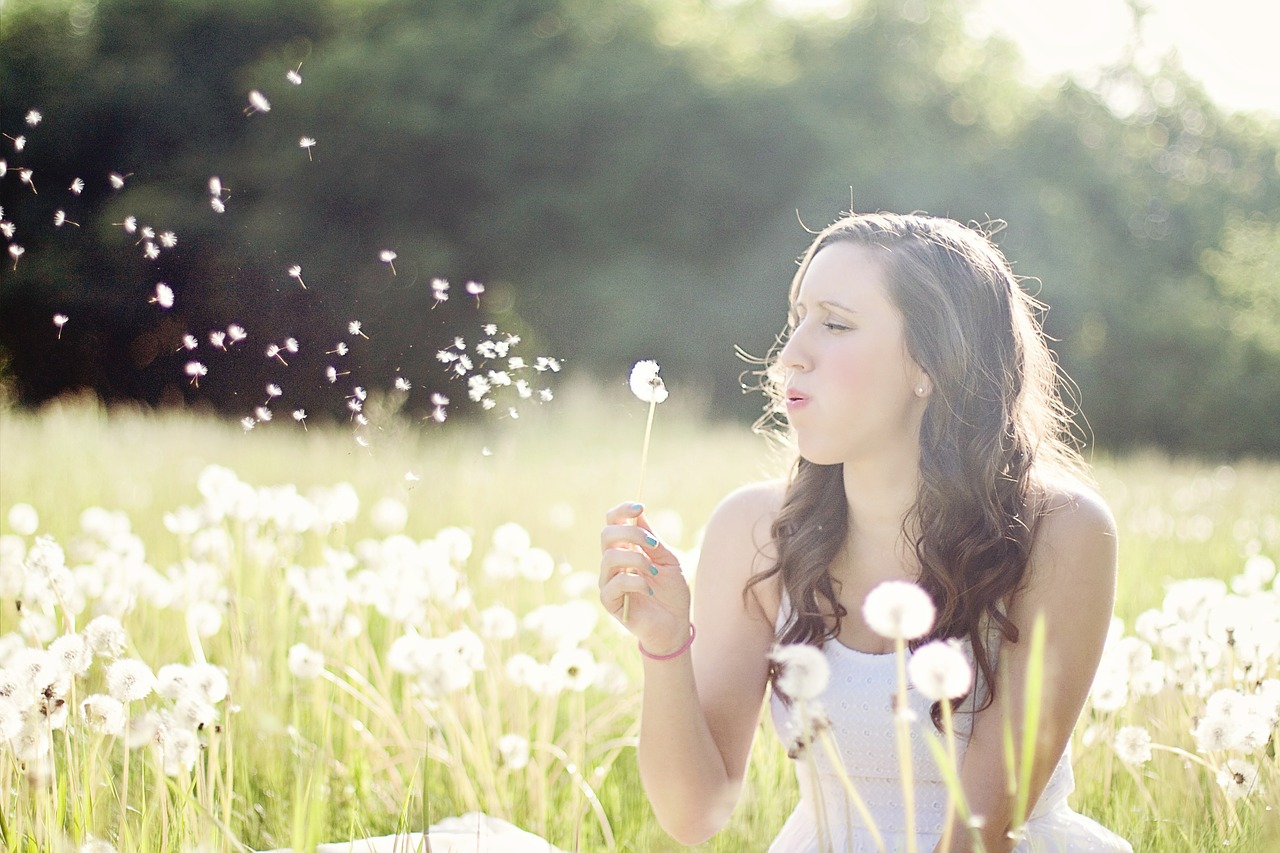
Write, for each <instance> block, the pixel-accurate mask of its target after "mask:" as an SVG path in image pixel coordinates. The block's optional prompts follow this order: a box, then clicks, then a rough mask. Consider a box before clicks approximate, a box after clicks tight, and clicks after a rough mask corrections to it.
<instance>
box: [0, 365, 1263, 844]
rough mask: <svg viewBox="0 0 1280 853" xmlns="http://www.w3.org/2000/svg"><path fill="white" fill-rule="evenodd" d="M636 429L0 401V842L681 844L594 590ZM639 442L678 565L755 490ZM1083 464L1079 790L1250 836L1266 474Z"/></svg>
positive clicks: (743, 440)
mask: <svg viewBox="0 0 1280 853" xmlns="http://www.w3.org/2000/svg"><path fill="white" fill-rule="evenodd" d="M624 394H625V392H624ZM669 405H670V404H669ZM643 422H644V409H643V407H642V406H639V405H638V404H637V403H636V401H635V400H634V399H629V400H627V399H623V396H621V395H620V396H610V395H607V394H605V395H601V394H599V393H596V392H591V391H589V390H588V389H585V388H578V389H570V390H568V391H566V393H564V394H563V395H562V397H561V399H560V400H558V402H557V404H556V405H555V406H550V407H545V408H542V409H540V410H539V411H538V412H536V413H535V415H534V416H531V417H527V418H522V419H520V420H519V421H510V420H506V421H490V422H483V423H472V424H461V423H460V424H457V425H456V426H457V428H456V429H435V430H429V429H424V428H423V427H422V426H421V424H420V423H413V422H404V423H398V422H393V423H389V424H388V425H386V426H385V427H384V429H383V431H382V433H381V434H380V441H379V442H378V444H377V445H376V446H375V447H373V448H364V447H361V446H359V445H357V444H355V443H354V442H352V440H351V436H350V433H349V431H348V430H345V429H339V430H325V429H317V428H315V427H313V428H312V429H310V430H309V431H307V432H302V431H300V430H298V429H296V426H295V427H294V428H292V429H290V428H287V427H286V426H285V425H284V424H279V425H278V426H277V425H271V426H270V427H269V428H263V429H258V430H254V431H252V432H244V431H243V430H242V429H240V428H239V427H238V426H236V425H234V424H231V425H226V424H222V423H218V422H216V421H213V420H210V419H197V418H195V417H190V416H180V415H167V416H155V415H143V414H139V413H131V412H116V413H113V414H108V413H106V412H103V411H101V410H99V409H98V408H97V407H95V406H94V405H92V404H89V403H83V402H80V403H69V404H66V405H62V406H57V407H52V408H49V409H47V410H45V411H42V412H40V413H24V412H17V411H5V412H2V413H0V454H2V458H0V463H2V465H3V476H2V477H0V816H2V817H3V823H2V824H0V843H2V844H3V845H4V846H6V847H7V848H8V849H10V850H22V851H29V850H30V851H62V850H68V851H86V853H89V851H94V853H96V851H103V850H161V851H171V850H172V851H230V850H242V849H246V847H247V848H249V849H255V850H260V849H269V848H277V847H292V848H294V849H305V848H307V847H308V846H311V845H314V844H315V843H317V842H320V841H333V840H339V839H350V838H358V837H364V836H371V835H383V834H388V833H393V832H396V831H398V830H399V831H420V830H422V829H424V828H425V827H428V826H430V825H432V824H434V823H438V822H440V821H441V820H442V819H444V818H447V817H450V816H454V815H460V814H464V813H468V812H474V811H481V812H484V813H486V814H489V815H493V816H498V817H502V818H505V819H507V820H510V821H511V822H513V823H515V824H516V825H518V826H520V827H523V828H525V829H527V830H530V831H532V832H536V833H538V834H540V835H542V836H544V837H546V838H547V839H548V840H550V841H551V842H552V843H554V844H555V845H556V846H558V847H560V848H561V849H564V850H605V849H617V850H633V851H663V850H675V849H679V847H678V845H676V844H675V843H674V842H672V841H671V840H670V839H668V838H667V837H666V836H665V835H664V834H663V833H662V831H661V829H660V828H658V827H657V825H656V823H655V821H654V819H653V817H652V814H651V812H650V811H649V808H648V805H647V803H646V801H645V799H644V796H643V794H642V792H641V790H640V788H639V783H638V776H637V772H636V769H635V761H634V745H635V737H636V732H637V721H636V716H637V711H638V708H639V691H640V683H639V679H640V674H641V670H640V666H639V657H638V654H637V652H636V649H635V644H634V642H633V641H631V640H630V639H628V638H627V637H626V636H625V635H624V634H623V633H622V632H621V631H620V630H619V629H618V628H617V627H616V626H615V624H614V622H613V620H612V619H610V618H608V617H607V616H606V615H605V614H604V612H603V610H602V608H601V607H600V605H599V603H598V600H597V598H596V567H597V561H598V550H597V549H598V545H597V541H598V529H599V525H600V522H601V519H602V513H603V510H604V508H606V507H607V506H609V505H611V504H613V503H616V502H617V501H619V500H622V499H626V498H628V497H630V493H631V492H632V491H633V490H634V488H635V478H636V472H637V469H638V461H639V459H638V457H639V450H640V447H639V442H638V437H639V436H640V434H641V433H642V431H643ZM601 424H608V425H609V428H607V429H601V428H600V425H601ZM649 453H650V460H649V472H648V475H647V485H646V496H645V497H646V503H647V504H648V505H649V507H650V508H651V517H652V519H653V521H654V523H655V526H657V527H658V529H659V532H660V533H661V534H662V535H663V536H664V537H665V538H666V539H667V540H668V541H670V542H672V543H674V544H675V545H677V546H678V547H681V548H683V549H685V550H686V551H687V552H688V555H689V558H690V560H693V559H695V558H696V548H697V540H698V531H699V527H700V526H701V525H702V524H703V523H704V521H705V519H706V518H707V516H708V514H709V512H710V509H711V508H712V507H713V506H714V504H715V502H716V501H717V500H718V499H719V497H720V496H722V495H723V494H724V493H725V492H727V491H728V490H730V489H732V488H734V487H735V486H737V485H739V484H741V483H744V482H747V481H749V480H752V479H757V478H759V477H761V476H769V475H772V474H776V473H777V472H778V471H779V470H780V462H779V461H778V460H777V459H776V458H775V457H774V456H772V455H771V453H770V452H769V451H768V449H767V447H766V445H765V444H763V443H762V442H761V440H760V439H759V438H757V437H754V436H752V435H751V434H750V433H749V431H748V430H746V429H745V428H741V427H728V426H715V427H713V426H707V425H706V424H705V423H703V422H701V420H700V419H699V418H697V417H696V416H695V415H694V414H692V413H691V412H690V411H689V410H688V409H687V408H686V409H684V410H682V409H679V408H677V409H673V410H667V411H664V412H663V417H660V418H659V419H658V424H657V427H656V428H655V430H654V438H653V446H652V448H651V449H650V451H649ZM1097 468H1098V479H1099V482H1100V486H1101V488H1102V491H1103V492H1104V494H1105V496H1106V497H1107V499H1108V500H1109V501H1110V503H1111V505H1112V507H1113V509H1114V510H1115V513H1116V516H1117V519H1118V521H1119V524H1120V528H1121V532H1122V537H1123V538H1122V543H1121V579H1120V589H1119V600H1118V603H1117V620H1116V623H1115V626H1114V628H1115V630H1114V635H1113V637H1112V638H1111V642H1110V643H1109V645H1108V648H1107V652H1106V655H1105V659H1104V661H1103V664H1102V667H1101V670H1100V672H1099V675H1098V678H1097V680H1096V683H1095V686H1094V689H1093V692H1092V695H1091V698H1090V700H1089V703H1088V705H1087V706H1086V708H1085V711H1084V714H1083V716H1082V718H1081V720H1080V723H1079V725H1078V726H1077V729H1076V734H1075V740H1074V744H1073V748H1074V761H1075V771H1076V779H1077V788H1076V792H1075V794H1074V795H1073V797H1072V799H1071V802H1072V804H1073V805H1074V806H1075V807H1076V808H1077V809H1079V810H1081V811H1083V812H1085V813H1086V814H1089V815H1091V816H1093V817H1095V818H1097V819H1098V820H1100V821H1102V822H1103V823H1104V824H1106V825H1108V826H1110V827H1113V828H1114V829H1115V830H1116V831H1118V832H1119V833H1121V834H1122V835H1124V836H1125V837H1126V838H1128V839H1130V840H1131V841H1132V842H1133V844H1134V847H1135V849H1138V850H1161V851H1166V850H1208V849H1239V850H1249V851H1254V850H1263V849H1275V848H1274V847H1273V846H1272V845H1274V843H1275V842H1276V840H1277V839H1280V834H1277V829H1276V812H1275V808H1276V805H1277V803H1278V802H1280V800H1278V799H1277V794H1278V793H1280V772H1277V761H1276V757H1275V736H1276V728H1277V717H1278V715H1280V607H1278V606H1277V604H1278V603H1280V602H1277V595H1278V593H1277V580H1276V564H1275V560H1276V558H1277V556H1278V555H1280V500H1278V496H1280V467H1278V466H1277V465H1275V464H1274V463H1265V464H1264V463H1253V464H1249V463H1241V464H1237V465H1234V466H1230V467H1228V466H1213V465H1205V464H1198V463H1193V462H1179V461H1168V460H1163V459H1159V458H1155V457H1134V458H1126V459H1119V460H1101V461H1098V462H1097ZM792 772H793V771H792V769H791V764H790V762H789V761H788V760H787V759H786V757H785V755H784V754H783V752H782V749H781V747H779V745H778V744H777V743H776V738H775V737H774V735H773V733H772V732H771V731H768V730H764V729H762V730H761V733H760V737H758V739H757V743H756V749H755V751H754V753H753V758H752V762H751V767H750V776H749V780H748V784H747V790H746V793H745V795H744V799H743V802H742V803H741V805H740V806H739V808H738V810H737V812H736V813H735V816H734V818H733V821H732V822H731V824H730V825H729V826H728V828H727V829H726V830H724V831H723V832H722V833H721V834H720V835H719V836H717V837H716V838H715V839H713V840H712V841H711V842H708V843H707V844H706V845H704V847H703V848H701V849H706V850H724V851H729V850H733V851H741V850H759V849H763V847H764V846H766V844H767V841H768V839H770V838H771V837H772V836H773V834H774V833H775V832H776V830H777V829H778V828H779V827H780V825H781V823H782V821H783V820H784V818H785V817H786V815H787V813H788V812H789V811H790V809H791V808H792V806H793V805H794V802H795V797H796V793H795V785H794V781H793V777H792Z"/></svg>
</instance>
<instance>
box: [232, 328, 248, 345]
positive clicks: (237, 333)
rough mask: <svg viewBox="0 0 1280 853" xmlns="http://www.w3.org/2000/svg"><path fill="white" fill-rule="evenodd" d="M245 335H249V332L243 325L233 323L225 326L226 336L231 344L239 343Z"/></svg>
mask: <svg viewBox="0 0 1280 853" xmlns="http://www.w3.org/2000/svg"><path fill="white" fill-rule="evenodd" d="M247 337H249V333H248V332H246V331H245V330H244V326H239V325H237V324H235V323H232V324H231V325H230V326H227V338H228V339H230V341H231V343H230V345H231V346H234V345H235V344H238V343H240V342H241V341H243V340H244V339H245V338H247Z"/></svg>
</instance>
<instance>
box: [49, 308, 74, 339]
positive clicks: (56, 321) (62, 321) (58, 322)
mask: <svg viewBox="0 0 1280 853" xmlns="http://www.w3.org/2000/svg"><path fill="white" fill-rule="evenodd" d="M70 319H71V318H70V317H68V316H67V315H66V314H54V315H53V325H54V328H56V329H57V330H58V340H62V327H63V326H65V325H67V321H68V320H70Z"/></svg>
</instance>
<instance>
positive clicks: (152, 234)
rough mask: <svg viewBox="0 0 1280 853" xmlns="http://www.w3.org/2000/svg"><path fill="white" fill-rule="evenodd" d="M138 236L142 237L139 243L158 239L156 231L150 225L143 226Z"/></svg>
mask: <svg viewBox="0 0 1280 853" xmlns="http://www.w3.org/2000/svg"><path fill="white" fill-rule="evenodd" d="M138 234H139V235H140V236H139V239H138V242H139V243H141V242H142V241H143V240H154V239H155V238H156V229H154V228H152V227H151V226H150V225H143V226H142V228H141V229H140V230H139V231H138Z"/></svg>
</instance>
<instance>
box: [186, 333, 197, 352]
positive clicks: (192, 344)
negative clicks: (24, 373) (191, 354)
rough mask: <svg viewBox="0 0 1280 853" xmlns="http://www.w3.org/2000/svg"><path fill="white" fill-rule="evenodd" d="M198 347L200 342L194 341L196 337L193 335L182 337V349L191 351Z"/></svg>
mask: <svg viewBox="0 0 1280 853" xmlns="http://www.w3.org/2000/svg"><path fill="white" fill-rule="evenodd" d="M198 346H200V342H199V341H197V340H196V336H195V335H183V336H182V348H183V349H186V350H193V349H195V348H196V347H198Z"/></svg>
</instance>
